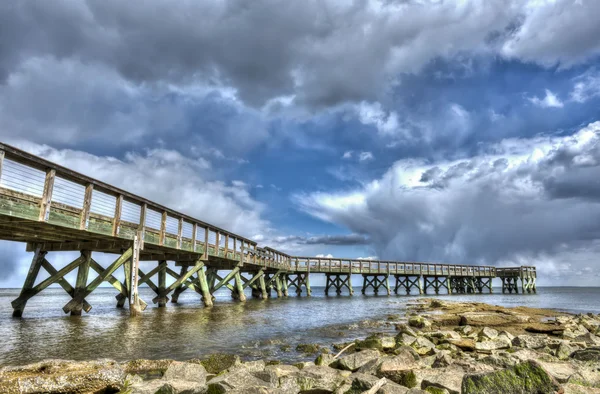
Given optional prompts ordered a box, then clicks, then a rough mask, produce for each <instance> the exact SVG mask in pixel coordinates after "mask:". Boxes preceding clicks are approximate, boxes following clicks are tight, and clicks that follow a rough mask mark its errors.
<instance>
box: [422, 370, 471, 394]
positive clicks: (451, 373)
mask: <svg viewBox="0 0 600 394" xmlns="http://www.w3.org/2000/svg"><path fill="white" fill-rule="evenodd" d="M464 375H465V373H464V371H463V370H462V368H459V367H455V366H450V367H448V368H440V369H432V370H426V371H424V372H423V375H422V379H421V389H427V388H428V387H436V388H440V389H445V390H448V392H449V393H450V394H460V392H461V391H460V390H461V384H462V379H463V376H464Z"/></svg>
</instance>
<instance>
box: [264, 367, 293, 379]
mask: <svg viewBox="0 0 600 394" xmlns="http://www.w3.org/2000/svg"><path fill="white" fill-rule="evenodd" d="M265 371H273V373H275V375H276V376H277V377H278V378H281V377H282V376H287V375H291V374H293V373H296V372H299V371H300V369H299V368H298V367H296V366H294V365H284V364H279V365H267V366H266V367H265Z"/></svg>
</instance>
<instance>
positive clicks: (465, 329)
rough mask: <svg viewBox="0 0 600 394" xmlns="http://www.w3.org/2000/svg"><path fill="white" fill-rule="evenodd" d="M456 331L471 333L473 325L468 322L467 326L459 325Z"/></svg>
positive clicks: (465, 333) (464, 333)
mask: <svg viewBox="0 0 600 394" xmlns="http://www.w3.org/2000/svg"><path fill="white" fill-rule="evenodd" d="M456 331H458V332H459V333H461V334H463V335H469V334H470V333H472V332H473V327H471V326H469V325H468V324H467V325H465V326H460V327H457V328H456Z"/></svg>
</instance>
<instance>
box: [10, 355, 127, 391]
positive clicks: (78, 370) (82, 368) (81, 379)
mask: <svg viewBox="0 0 600 394" xmlns="http://www.w3.org/2000/svg"><path fill="white" fill-rule="evenodd" d="M125 376H126V374H125V371H124V369H123V367H122V366H121V365H120V364H118V363H117V362H115V361H113V360H96V361H65V360H47V361H42V362H39V363H35V364H30V365H26V366H22V367H5V368H2V369H0V393H57V394H58V393H72V394H79V393H96V392H98V393H103V392H118V391H119V390H121V388H122V387H123V383H124V382H125Z"/></svg>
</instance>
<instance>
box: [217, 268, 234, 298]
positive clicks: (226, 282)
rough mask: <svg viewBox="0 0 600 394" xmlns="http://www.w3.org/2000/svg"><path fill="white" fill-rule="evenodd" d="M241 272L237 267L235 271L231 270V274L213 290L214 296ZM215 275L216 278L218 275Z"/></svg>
mask: <svg viewBox="0 0 600 394" xmlns="http://www.w3.org/2000/svg"><path fill="white" fill-rule="evenodd" d="M239 271H240V268H239V267H235V268H234V269H233V270H231V272H229V273H228V274H227V275H226V276H225V277H224V278H223V279H221V280H220V281H219V282H218V283H217V284H216V285H215V286H214V288H213V290H212V293H213V294H214V293H215V291H217V290H219V289H220V288H221V287H223V286H225V285H226V284H228V283H229V281H230V280H231V279H232V278H233V277H234V276H235V274H237V273H238V272H239ZM213 275H215V276H216V273H214V274H213Z"/></svg>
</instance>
